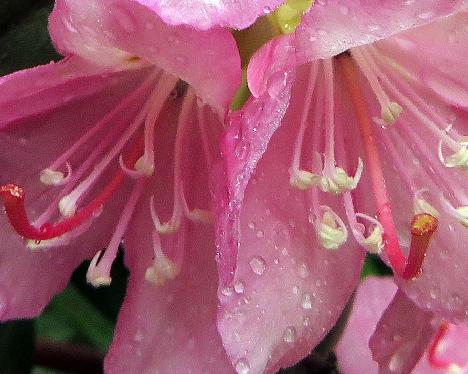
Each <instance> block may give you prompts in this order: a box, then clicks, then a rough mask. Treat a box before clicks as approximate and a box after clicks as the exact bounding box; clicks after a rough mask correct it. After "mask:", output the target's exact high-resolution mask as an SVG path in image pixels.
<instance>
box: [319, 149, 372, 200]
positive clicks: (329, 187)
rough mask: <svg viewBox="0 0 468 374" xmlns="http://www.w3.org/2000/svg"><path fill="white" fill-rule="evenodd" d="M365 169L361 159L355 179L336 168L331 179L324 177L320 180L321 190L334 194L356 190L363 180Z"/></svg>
mask: <svg viewBox="0 0 468 374" xmlns="http://www.w3.org/2000/svg"><path fill="white" fill-rule="evenodd" d="M363 168H364V166H363V163H362V160H361V158H359V159H358V166H357V168H356V173H355V174H354V177H350V176H349V175H348V174H347V173H346V171H344V170H343V169H342V168H340V167H335V170H334V172H333V175H332V176H331V177H322V179H321V180H320V189H321V190H322V191H323V192H332V193H335V194H340V193H343V192H346V191H349V190H354V189H355V188H356V186H357V185H358V183H359V181H360V179H361V176H362V170H363Z"/></svg>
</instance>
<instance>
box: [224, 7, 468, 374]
mask: <svg viewBox="0 0 468 374" xmlns="http://www.w3.org/2000/svg"><path fill="white" fill-rule="evenodd" d="M463 6H464V3H463V2H461V1H450V2H446V1H443V2H441V1H418V2H409V1H401V0H398V1H386V2H385V3H383V2H380V1H379V2H369V1H367V2H363V1H347V2H343V1H337V0H328V1H323V2H321V1H316V3H315V5H314V6H313V7H312V8H311V10H310V11H309V12H308V13H307V14H306V15H305V16H304V17H303V20H302V24H301V25H299V27H298V29H297V31H296V33H295V34H293V35H287V36H283V37H280V38H277V39H275V40H272V41H271V42H270V43H268V44H267V45H265V46H264V47H263V48H262V49H261V50H260V51H259V52H258V53H257V54H256V55H255V56H254V57H253V59H252V60H251V62H250V65H249V70H248V79H249V87H250V89H251V91H252V93H253V94H254V96H255V98H252V99H251V100H249V101H248V102H247V104H246V106H245V107H244V108H243V109H242V110H241V111H240V112H238V113H235V114H234V115H232V116H231V117H230V121H231V126H230V128H229V130H228V132H227V134H226V136H225V139H224V142H223V145H222V148H223V154H224V160H225V172H226V176H227V179H228V181H229V183H228V186H227V189H226V190H227V192H225V195H224V199H225V200H224V203H223V204H222V205H221V206H220V207H219V209H220V210H219V213H220V214H219V215H218V223H219V232H220V235H219V238H220V242H219V247H220V256H219V270H220V274H221V279H222V280H223V282H224V284H223V285H222V287H224V289H227V290H229V289H231V288H234V290H235V289H236V285H239V284H242V287H240V289H242V292H239V293H237V292H234V293H233V295H230V294H229V292H226V294H228V295H227V296H225V295H223V292H221V294H220V301H221V308H220V311H219V322H218V326H219V330H220V333H221V336H222V337H223V341H224V343H225V347H226V350H227V352H228V354H229V355H230V357H231V359H232V360H233V361H236V360H237V361H238V362H241V363H244V364H245V365H244V366H247V364H246V363H248V366H249V367H250V369H251V370H250V372H253V373H259V372H262V371H267V372H273V371H274V370H276V369H277V368H279V367H284V366H287V365H290V364H292V363H293V362H295V361H296V360H298V359H299V358H301V357H303V356H305V355H306V354H307V352H308V351H309V350H310V348H311V347H313V346H315V345H316V344H317V343H318V342H319V341H320V340H321V339H322V338H323V336H324V335H325V334H326V332H327V331H328V330H329V329H330V328H331V326H332V325H333V324H334V322H335V321H336V319H337V318H338V316H339V315H340V312H341V311H342V308H343V306H344V304H345V303H346V301H347V300H348V299H349V297H350V295H351V293H352V290H353V289H354V287H355V286H356V285H357V282H358V280H359V272H360V269H361V265H362V260H363V257H364V253H365V251H364V250H363V248H365V249H367V250H368V251H370V252H375V253H380V251H381V250H382V249H383V258H384V259H385V260H386V261H388V262H389V264H390V265H391V266H392V267H393V269H394V271H395V274H396V281H397V282H398V284H399V286H400V287H401V289H402V290H403V291H404V292H405V293H406V294H407V295H408V296H409V297H410V298H411V299H412V300H413V301H414V302H416V303H417V304H418V305H419V306H420V307H422V308H425V309H429V310H432V311H434V312H437V313H440V314H441V315H443V316H444V317H445V318H447V319H448V320H450V321H461V320H466V318H467V316H468V308H467V307H468V299H467V296H468V288H467V287H468V284H467V283H466V282H465V278H466V274H467V271H468V254H467V252H466V249H465V247H466V246H465V245H464V243H466V240H467V239H468V236H467V235H468V232H467V230H466V209H467V208H466V206H467V204H468V197H467V190H466V185H467V184H466V175H465V174H463V172H464V170H465V169H466V167H467V164H466V162H467V161H466V160H467V158H466V157H467V153H466V152H467V145H466V140H465V139H464V138H463V131H465V129H466V113H465V108H466V107H467V105H468V104H467V103H468V101H467V100H466V88H467V81H466V78H465V77H466V74H465V70H466V69H465V68H466V64H465V62H464V59H465V53H464V49H463V48H461V47H460V46H462V45H465V44H466V39H467V37H468V33H467V32H466V28H465V26H464V25H465V23H466V20H467V15H466V14H465V13H463V12H461V9H462V8H463ZM446 16H450V17H446ZM423 25H426V26H423ZM416 26H421V27H420V28H417V27H416ZM373 119H374V121H373ZM373 122H376V123H375V124H374V123H373ZM449 125H451V126H450V129H447V127H448V126H449ZM439 144H441V145H440V148H441V151H440V153H441V155H439V156H440V160H439V157H438V147H439ZM225 209H228V211H229V212H230V213H229V215H228V216H225V215H224V212H225ZM375 217H377V218H375ZM223 234H224V236H223ZM428 247H429V249H428ZM427 249H428V250H427ZM426 250H427V255H426ZM408 253H409V255H408ZM423 260H424V263H423ZM421 267H422V268H423V269H422V273H420V270H421ZM224 289H222V291H223V290H224Z"/></svg>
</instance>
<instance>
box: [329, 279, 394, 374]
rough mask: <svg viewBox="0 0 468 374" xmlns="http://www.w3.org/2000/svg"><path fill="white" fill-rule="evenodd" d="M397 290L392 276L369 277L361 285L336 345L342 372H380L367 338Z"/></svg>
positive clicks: (350, 373)
mask: <svg viewBox="0 0 468 374" xmlns="http://www.w3.org/2000/svg"><path fill="white" fill-rule="evenodd" d="M396 290H397V287H396V286H395V284H394V283H393V282H392V280H391V278H377V277H369V278H366V279H365V280H364V281H363V282H362V283H361V285H360V286H359V288H358V290H357V292H356V295H355V297H354V302H353V306H352V310H351V316H350V317H349V319H348V321H347V324H346V328H345V330H344V332H343V335H342V336H341V339H340V341H339V343H338V345H337V346H336V349H335V353H336V355H337V358H338V364H339V367H340V370H341V371H342V372H343V373H346V374H362V373H366V374H372V373H377V370H378V366H377V363H376V362H375V361H373V360H372V356H371V352H370V350H369V347H368V341H369V338H370V337H371V336H372V333H373V332H374V329H375V326H376V325H377V322H379V319H380V316H381V314H382V312H383V311H384V310H385V308H386V307H387V305H388V304H389V303H390V301H391V300H392V298H393V296H394V295H395V292H396Z"/></svg>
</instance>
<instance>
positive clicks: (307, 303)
mask: <svg viewBox="0 0 468 374" xmlns="http://www.w3.org/2000/svg"><path fill="white" fill-rule="evenodd" d="M301 305H302V308H304V309H312V297H311V296H310V294H309V293H305V294H304V295H302V300H301Z"/></svg>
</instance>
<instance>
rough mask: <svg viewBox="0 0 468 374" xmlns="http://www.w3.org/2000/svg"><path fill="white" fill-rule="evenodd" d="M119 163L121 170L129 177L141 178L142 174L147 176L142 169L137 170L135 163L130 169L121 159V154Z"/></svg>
mask: <svg viewBox="0 0 468 374" xmlns="http://www.w3.org/2000/svg"><path fill="white" fill-rule="evenodd" d="M119 164H120V168H121V169H122V171H123V172H124V173H125V174H127V175H128V176H129V177H130V178H133V179H138V178H141V177H144V176H147V175H146V174H145V173H144V172H143V171H142V170H137V168H136V163H135V165H134V166H135V169H130V168H128V167H127V166H126V165H125V162H124V160H123V157H122V155H120V156H119Z"/></svg>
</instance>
